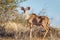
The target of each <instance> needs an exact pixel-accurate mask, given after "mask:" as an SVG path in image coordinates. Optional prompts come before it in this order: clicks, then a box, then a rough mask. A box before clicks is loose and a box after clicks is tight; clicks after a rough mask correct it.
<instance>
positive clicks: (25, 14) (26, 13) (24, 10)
mask: <svg viewBox="0 0 60 40" xmlns="http://www.w3.org/2000/svg"><path fill="white" fill-rule="evenodd" d="M20 8H21V10H23V12H24V16H25V19H26V20H27V19H29V17H30V15H29V14H28V11H29V10H30V7H27V8H24V7H22V6H21V7H20Z"/></svg>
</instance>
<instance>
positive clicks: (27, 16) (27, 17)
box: [25, 10, 30, 20]
mask: <svg viewBox="0 0 60 40" xmlns="http://www.w3.org/2000/svg"><path fill="white" fill-rule="evenodd" d="M28 11H29V10H26V11H25V19H26V20H27V19H29V17H30V15H29V14H28Z"/></svg>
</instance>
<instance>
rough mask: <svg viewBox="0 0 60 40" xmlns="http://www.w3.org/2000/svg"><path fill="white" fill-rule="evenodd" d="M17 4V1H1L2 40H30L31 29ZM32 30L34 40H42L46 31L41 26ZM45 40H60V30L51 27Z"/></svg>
mask: <svg viewBox="0 0 60 40" xmlns="http://www.w3.org/2000/svg"><path fill="white" fill-rule="evenodd" d="M25 1H26V0H20V3H21V2H25ZM17 4H18V1H17V0H0V40H30V28H29V26H27V24H28V23H27V21H26V20H24V14H20V13H19V12H18V10H17V9H16V8H17ZM32 29H33V31H32V40H42V38H43V36H44V33H45V30H44V29H43V28H42V27H41V26H40V27H37V26H35V27H33V28H32ZM45 40H60V28H54V27H53V26H50V27H49V32H48V33H47V35H46V37H45Z"/></svg>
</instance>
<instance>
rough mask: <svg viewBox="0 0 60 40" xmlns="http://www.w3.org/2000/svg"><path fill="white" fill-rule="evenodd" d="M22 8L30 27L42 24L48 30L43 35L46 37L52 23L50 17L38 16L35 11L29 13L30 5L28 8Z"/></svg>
mask: <svg viewBox="0 0 60 40" xmlns="http://www.w3.org/2000/svg"><path fill="white" fill-rule="evenodd" d="M21 10H23V11H24V14H25V15H26V17H25V18H26V20H27V21H28V24H29V25H30V29H31V28H32V27H33V25H36V26H40V25H41V26H42V27H43V28H44V29H45V30H46V33H45V35H44V37H43V38H45V37H46V35H47V33H48V31H49V27H48V26H49V24H50V20H49V18H48V17H47V16H38V15H36V14H34V13H33V14H31V15H29V14H28V11H29V10H30V7H27V8H26V9H25V8H24V7H21Z"/></svg>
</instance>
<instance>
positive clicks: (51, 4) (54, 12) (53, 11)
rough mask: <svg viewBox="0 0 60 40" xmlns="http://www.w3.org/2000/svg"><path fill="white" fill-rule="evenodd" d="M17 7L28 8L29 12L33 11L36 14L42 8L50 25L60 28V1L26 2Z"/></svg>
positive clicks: (35, 0)
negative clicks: (29, 8)
mask: <svg viewBox="0 0 60 40" xmlns="http://www.w3.org/2000/svg"><path fill="white" fill-rule="evenodd" d="M19 6H23V7H25V8H26V7H27V6H30V7H31V10H30V11H32V10H34V12H35V13H36V14H38V13H39V12H40V11H41V10H42V8H44V9H45V11H46V15H47V16H48V17H49V18H53V19H52V20H51V19H50V20H51V25H54V26H57V27H60V0H28V1H25V2H23V3H20V4H19Z"/></svg>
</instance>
